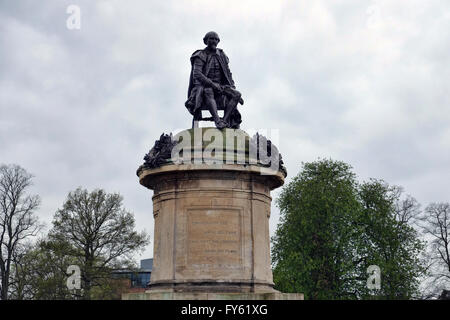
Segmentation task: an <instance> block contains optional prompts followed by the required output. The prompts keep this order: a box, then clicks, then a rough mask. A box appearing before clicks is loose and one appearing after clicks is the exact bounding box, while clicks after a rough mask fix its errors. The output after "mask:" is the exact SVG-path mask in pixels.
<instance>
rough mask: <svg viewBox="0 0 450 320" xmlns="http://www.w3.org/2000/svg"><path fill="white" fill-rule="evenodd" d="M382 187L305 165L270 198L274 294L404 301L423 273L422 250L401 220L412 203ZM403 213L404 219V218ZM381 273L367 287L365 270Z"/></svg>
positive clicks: (338, 166)
mask: <svg viewBox="0 0 450 320" xmlns="http://www.w3.org/2000/svg"><path fill="white" fill-rule="evenodd" d="M400 195H401V192H400V189H398V188H393V187H389V186H388V185H387V184H385V183H383V182H382V181H376V180H371V181H370V182H368V183H365V184H362V185H359V184H358V183H357V180H356V176H355V174H354V173H353V172H352V171H351V167H350V166H349V165H348V164H346V163H344V162H341V161H334V160H319V161H315V162H311V163H305V164H304V165H303V170H302V171H301V172H300V173H299V174H298V175H297V176H296V177H294V179H293V180H292V181H291V182H290V183H289V184H287V185H286V186H285V187H284V188H283V190H282V193H281V195H280V197H279V199H278V202H277V203H278V206H279V208H280V213H281V219H280V223H279V225H278V227H277V230H276V233H275V236H274V237H273V238H272V242H273V250H272V261H273V265H274V268H273V269H274V271H273V273H274V282H275V284H276V288H277V289H279V290H281V291H284V292H303V293H304V294H305V298H307V299H361V298H410V297H413V296H415V294H416V293H417V287H418V280H417V279H418V277H419V276H420V274H421V272H423V268H422V265H421V261H420V260H419V259H418V255H419V253H420V251H421V250H422V249H423V247H422V243H421V242H420V241H419V240H418V238H417V237H418V235H417V233H416V232H415V230H414V229H413V228H412V227H410V226H409V224H408V221H409V220H410V219H411V216H413V215H415V214H416V212H417V206H412V207H411V206H406V204H410V203H411V201H412V203H413V204H415V202H414V201H415V200H413V199H412V200H411V198H408V199H407V200H408V201H409V202H408V201H407V202H405V203H402V202H401V201H400ZM405 210H406V212H405ZM370 265H377V266H379V267H380V269H381V273H382V287H381V289H380V290H375V291H374V290H370V289H368V288H367V278H368V276H369V275H368V274H367V268H368V267H369V266H370Z"/></svg>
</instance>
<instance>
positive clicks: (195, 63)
mask: <svg viewBox="0 0 450 320" xmlns="http://www.w3.org/2000/svg"><path fill="white" fill-rule="evenodd" d="M219 41H220V39H219V36H218V35H217V33H215V32H213V31H211V32H208V33H207V34H206V35H205V37H204V38H203V42H204V43H205V44H206V45H207V47H206V48H205V49H203V50H197V51H195V52H194V53H193V54H192V56H191V65H192V71H191V76H190V80H189V89H188V100H187V101H186V103H185V106H186V108H187V109H188V110H189V112H190V113H191V114H192V115H193V116H194V119H195V118H196V116H197V115H198V113H199V112H200V113H201V110H209V111H210V113H211V116H212V120H213V121H214V122H215V125H216V127H217V128H218V129H222V128H234V129H238V128H239V125H240V123H241V122H242V120H241V114H240V113H239V111H238V109H237V104H238V103H240V104H244V100H243V99H242V97H241V93H240V92H239V91H237V90H236V87H235V85H234V81H233V78H232V76H231V72H230V69H229V67H228V62H229V60H228V57H227V56H226V55H225V52H223V50H222V49H219V48H217V44H218V43H219ZM217 110H224V116H223V118H222V119H221V118H220V117H219V115H218V113H217Z"/></svg>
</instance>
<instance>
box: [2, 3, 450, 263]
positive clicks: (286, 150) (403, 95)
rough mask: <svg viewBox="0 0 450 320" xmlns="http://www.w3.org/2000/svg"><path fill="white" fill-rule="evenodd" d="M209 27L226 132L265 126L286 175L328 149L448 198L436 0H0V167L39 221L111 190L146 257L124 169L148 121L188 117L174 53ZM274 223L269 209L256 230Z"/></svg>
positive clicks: (449, 48) (138, 157) (184, 76)
mask: <svg viewBox="0 0 450 320" xmlns="http://www.w3.org/2000/svg"><path fill="white" fill-rule="evenodd" d="M71 4H74V5H78V6H79V8H80V9H81V28H80V29H79V30H77V29H75V30H70V29H68V28H67V26H66V20H67V19H68V18H69V16H70V15H69V14H67V13H66V9H67V7H68V6H69V5H71ZM210 30H214V31H217V32H218V34H219V36H220V38H221V42H220V43H219V47H220V48H223V49H224V51H225V52H226V53H227V55H228V57H229V58H230V68H231V71H232V72H233V77H234V80H235V82H236V85H237V89H238V90H239V91H241V92H242V94H243V98H244V100H245V105H244V106H242V107H240V111H241V113H242V117H243V123H242V129H244V130H246V129H247V130H248V129H268V130H270V129H279V132H280V133H279V142H278V147H279V150H280V152H281V153H282V155H283V159H284V162H285V165H286V167H287V171H288V179H287V181H290V178H292V177H293V176H294V175H296V174H297V173H298V172H299V170H300V169H301V163H302V161H304V162H305V161H313V160H317V159H318V158H319V157H320V158H330V157H331V158H333V159H335V160H342V161H345V162H347V163H349V164H351V165H352V166H353V168H354V171H355V173H356V174H357V175H358V177H359V178H360V179H361V180H366V179H368V178H369V177H374V178H382V179H384V180H386V181H387V182H389V183H390V184H396V185H401V186H403V187H404V188H405V191H406V193H408V194H411V195H412V196H414V197H416V198H417V200H418V201H419V202H421V203H422V205H424V206H425V205H426V204H428V203H429V202H432V201H450V194H449V190H450V167H449V163H450V126H449V121H450V112H449V109H450V93H449V92H450V90H449V88H450V85H449V80H450V53H449V52H450V2H449V1H448V0H443V1H437V0H427V1H425V0H420V1H416V0H408V1H401V0H397V1H394V0H387V1H377V0H374V1H362V0H354V1H350V0H349V1H337V0H332V1H331V0H330V1H300V0H296V1H286V0H285V1H279V0H273V1H261V0H254V1H253V0H252V1H248V0H240V1H209V0H194V1H193V0H191V1H179V0H177V1H162V0H158V1H156V0H154V1H148V0H146V1H130V0H128V1H123V0H120V1H119V0H108V1H100V0H98V1H93V0H85V1H77V0H71V1H64V0H45V1H44V0H42V1H35V0H30V1H26V0H16V1H14V0H11V1H9V0H0V71H1V72H0V163H3V164H10V163H16V164H19V165H21V166H22V167H23V168H25V169H26V170H27V171H29V172H30V173H32V174H33V175H34V176H35V178H34V186H33V189H32V190H31V191H32V192H34V193H38V194H39V195H40V196H41V198H42V205H41V208H40V210H39V211H38V214H39V217H40V218H41V220H42V221H44V222H46V223H47V227H48V228H50V227H51V220H52V216H53V214H54V213H55V211H56V210H57V209H58V208H60V207H61V206H62V204H63V202H64V200H65V198H66V196H67V193H68V192H69V191H71V190H74V189H76V188H77V187H78V186H82V187H84V188H87V189H89V190H93V189H94V188H104V189H105V190H106V191H108V192H119V193H121V194H122V195H123V197H124V205H125V207H126V208H127V209H128V210H130V211H132V212H133V213H134V214H135V217H136V221H137V228H138V229H139V230H143V229H145V230H146V231H147V232H149V233H150V234H151V236H152V243H151V245H150V246H149V247H148V248H147V250H146V251H145V253H144V254H143V255H142V256H141V258H148V257H151V256H152V252H153V250H152V249H153V217H152V204H151V196H152V192H151V191H149V190H147V189H145V188H144V187H142V186H140V185H139V183H138V178H137V176H136V174H135V172H136V169H137V167H138V166H139V165H140V164H142V162H143V160H142V158H143V156H144V154H145V153H146V152H148V150H149V149H150V148H151V147H152V146H153V144H154V141H155V140H156V139H157V138H159V136H160V135H161V133H162V132H165V133H169V132H171V131H176V130H179V129H186V128H189V127H190V126H191V120H192V117H191V116H190V114H189V113H188V112H187V111H186V109H185V107H184V102H185V100H186V94H187V87H188V80H189V72H190V63H189V57H190V55H191V54H192V52H193V51H195V50H196V49H200V48H203V47H204V45H203V42H202V38H203V36H204V34H205V33H206V32H208V31H210ZM278 194H279V190H277V191H274V192H272V196H273V198H274V199H275V198H276V197H277V195H278ZM278 219H279V211H278V209H277V208H276V207H275V206H274V205H273V206H272V217H271V221H270V228H271V233H272V234H273V232H274V230H275V228H276V224H277V222H278ZM48 228H47V230H48Z"/></svg>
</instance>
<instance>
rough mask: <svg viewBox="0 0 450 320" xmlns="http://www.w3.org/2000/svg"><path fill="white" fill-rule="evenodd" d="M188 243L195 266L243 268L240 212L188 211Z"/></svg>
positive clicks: (189, 255)
mask: <svg viewBox="0 0 450 320" xmlns="http://www.w3.org/2000/svg"><path fill="white" fill-rule="evenodd" d="M187 242H188V243H187V247H188V253H187V256H188V264H189V265H191V266H193V267H202V266H205V267H208V268H240V267H241V266H242V259H241V247H242V246H241V214H240V210H239V209H226V208H223V209H190V210H188V236H187Z"/></svg>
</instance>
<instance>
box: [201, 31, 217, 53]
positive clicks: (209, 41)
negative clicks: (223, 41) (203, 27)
mask: <svg viewBox="0 0 450 320" xmlns="http://www.w3.org/2000/svg"><path fill="white" fill-rule="evenodd" d="M219 42H220V39H219V35H218V34H217V33H216V32H214V31H210V32H208V33H207V34H205V36H204V37H203V43H204V44H206V45H207V46H208V48H210V49H215V48H216V47H217V44H218V43H219Z"/></svg>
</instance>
